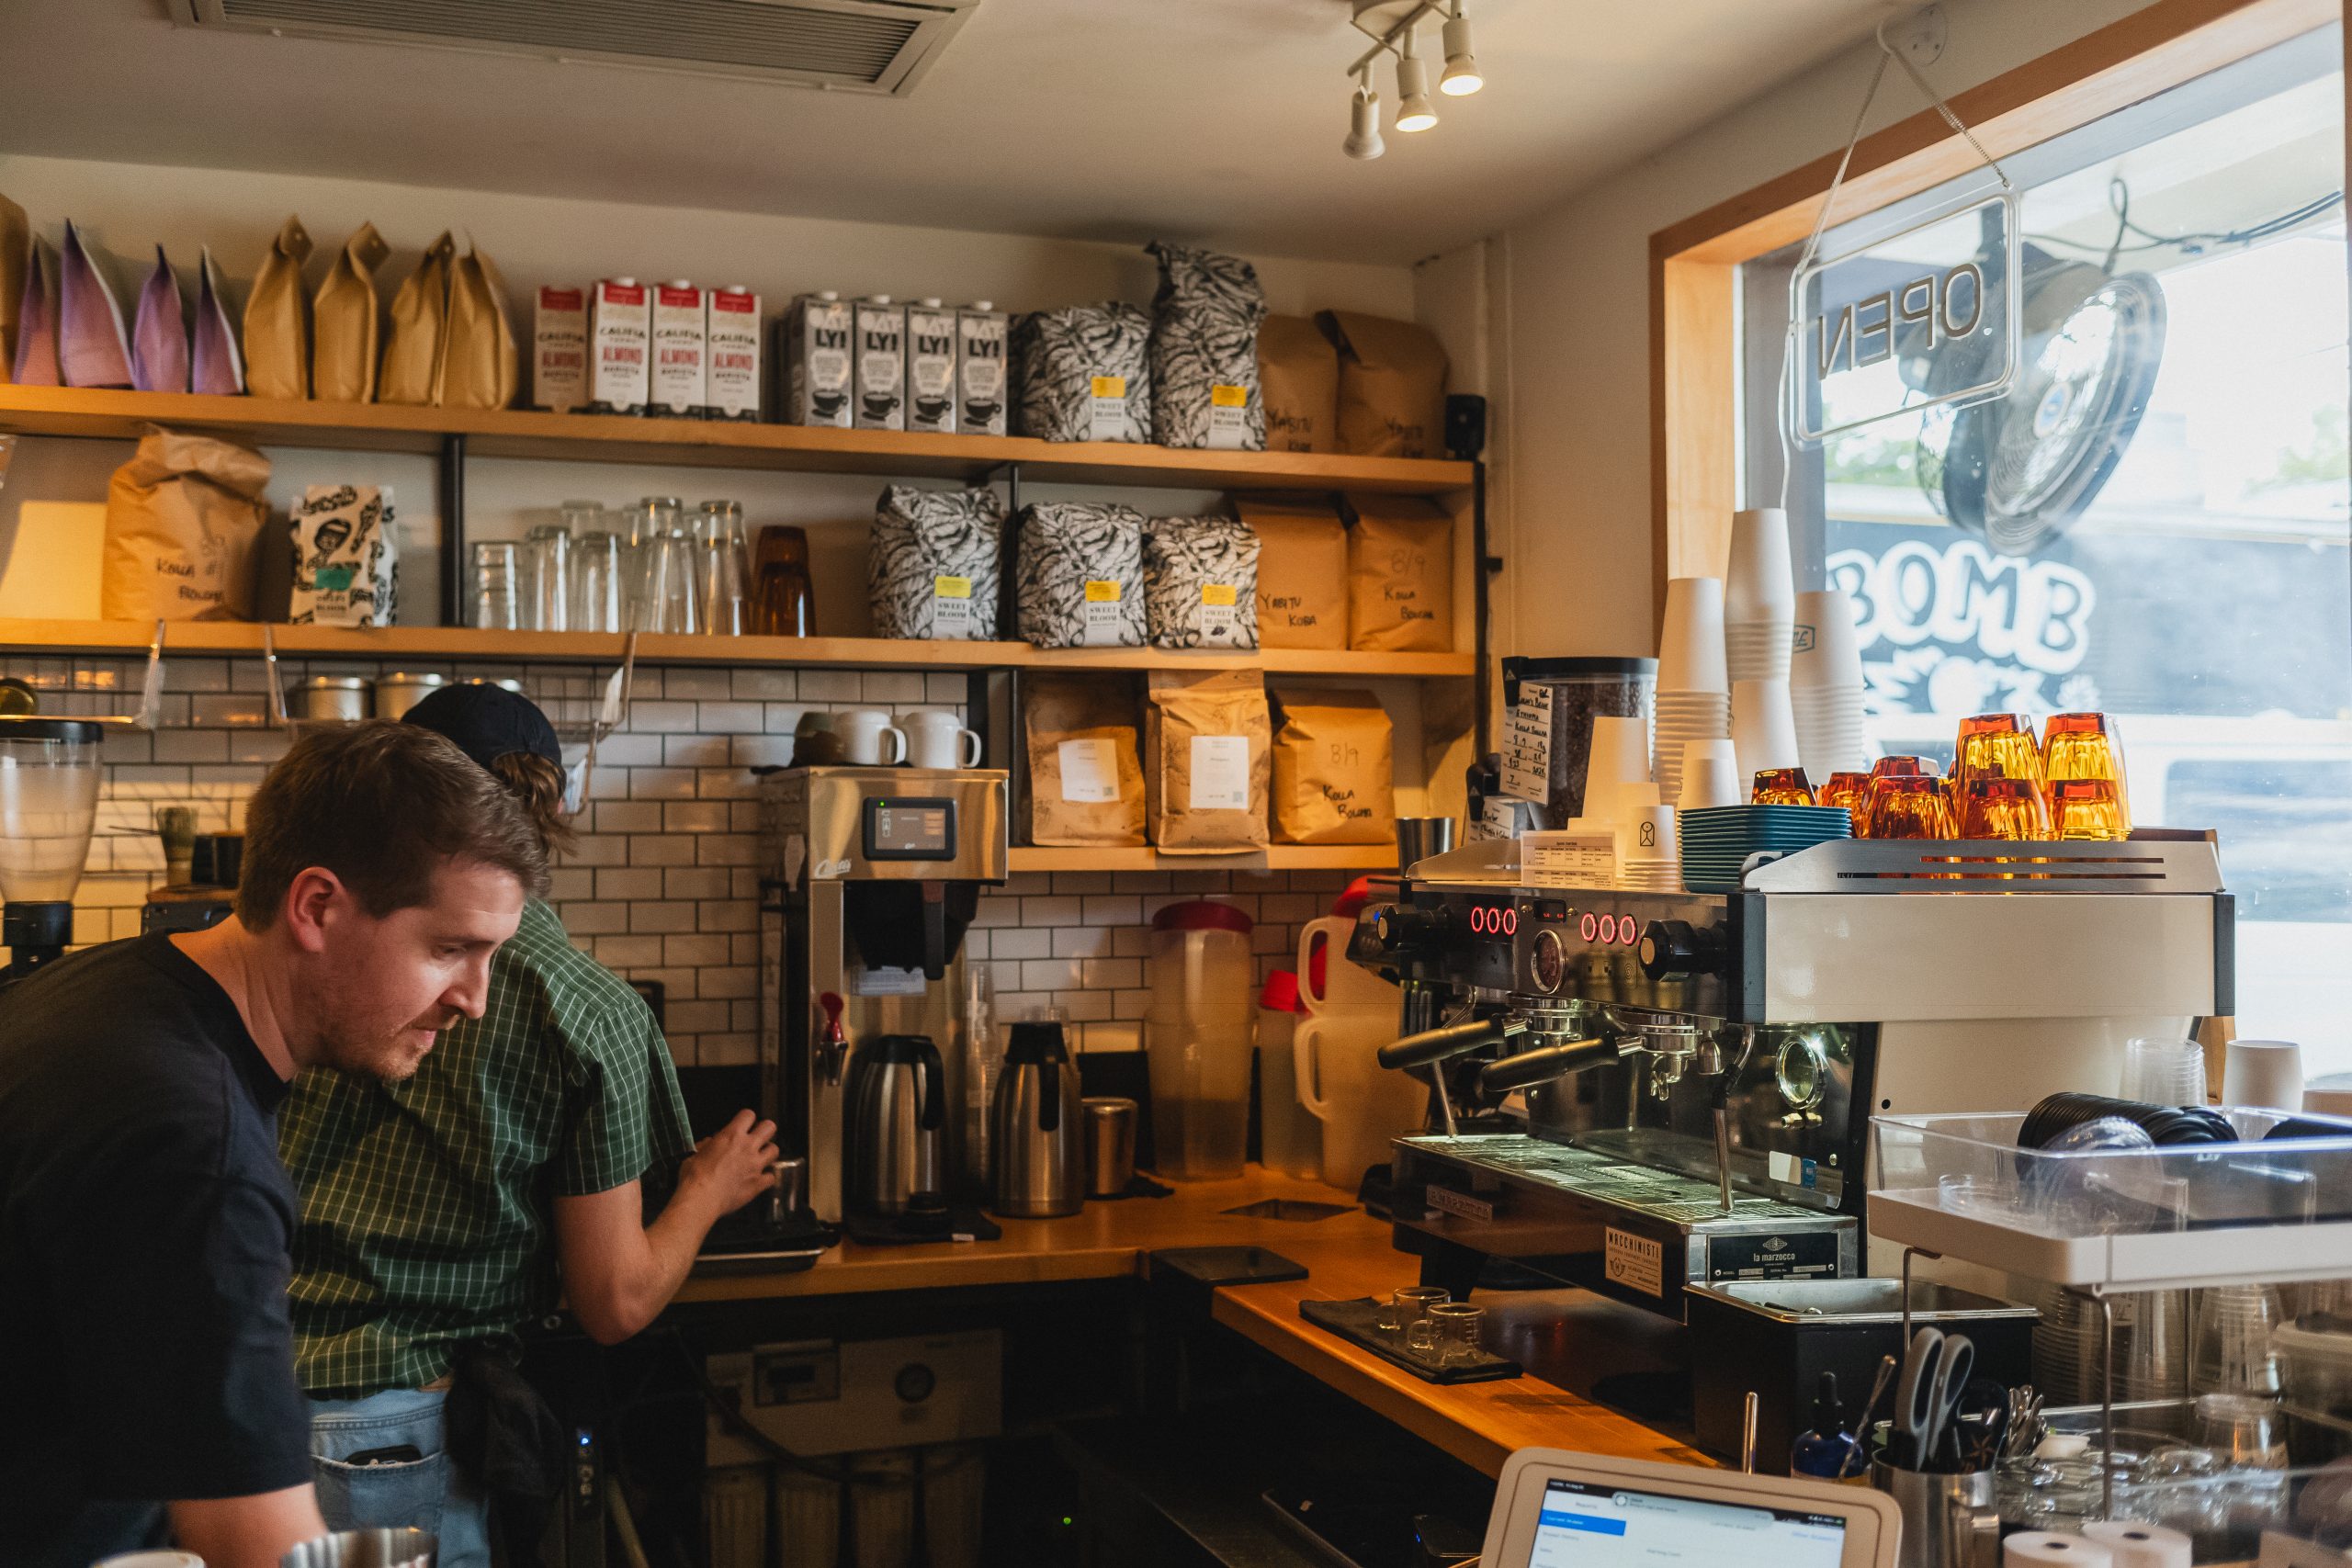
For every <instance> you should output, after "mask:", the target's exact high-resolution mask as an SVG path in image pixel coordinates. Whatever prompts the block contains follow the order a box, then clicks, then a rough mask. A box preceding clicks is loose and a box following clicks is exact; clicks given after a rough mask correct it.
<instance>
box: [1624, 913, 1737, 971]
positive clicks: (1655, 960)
mask: <svg viewBox="0 0 2352 1568" xmlns="http://www.w3.org/2000/svg"><path fill="white" fill-rule="evenodd" d="M1640 957H1641V961H1642V972H1643V973H1644V974H1645V975H1647V976H1649V977H1650V978H1651V979H1653V980H1663V979H1665V978H1666V977H1667V976H1669V975H1705V974H1709V973H1711V972H1712V971H1713V969H1714V968H1715V967H1716V964H1717V962H1718V950H1717V944H1716V942H1715V941H1714V933H1713V932H1712V931H1700V930H1699V929H1698V928H1697V927H1695V926H1693V925H1692V924H1691V922H1690V921H1688V920H1652V921H1651V922H1650V923H1649V925H1648V926H1647V927H1646V928H1645V929H1644V930H1643V931H1642V945H1641V949H1640Z"/></svg>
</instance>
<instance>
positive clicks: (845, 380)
mask: <svg viewBox="0 0 2352 1568" xmlns="http://www.w3.org/2000/svg"><path fill="white" fill-rule="evenodd" d="M775 332H776V338H777V343H778V347H777V350H776V355H775V359H776V363H777V365H778V366H780V367H782V374H783V377H784V379H783V382H782V383H781V384H780V385H779V386H778V388H777V396H776V400H775V401H776V411H777V412H776V417H777V418H778V419H780V420H782V421H783V422H784V423H786V424H815V425H823V426H827V427H829V428H831V429H834V430H847V429H849V428H850V426H851V423H853V413H854V411H853V410H852V409H851V407H850V400H851V396H852V393H853V391H854V382H855V379H856V371H855V368H854V366H855V358H856V355H855V354H854V344H853V343H852V341H851V340H852V339H853V338H854V337H855V336H856V333H857V327H856V323H855V321H854V319H853V314H852V311H851V310H850V306H849V301H848V300H846V299H842V297H841V296H840V295H838V294H836V293H834V292H833V291H832V290H831V289H830V288H828V289H825V290H824V291H823V292H821V293H817V294H803V295H800V296H799V297H797V299H794V300H793V301H792V304H791V305H790V307H788V308H787V309H786V310H785V313H784V314H783V316H781V317H780V318H778V319H777V321H776V323H775Z"/></svg>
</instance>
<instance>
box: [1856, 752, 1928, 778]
mask: <svg viewBox="0 0 2352 1568" xmlns="http://www.w3.org/2000/svg"><path fill="white" fill-rule="evenodd" d="M1935 776H1936V765H1935V763H1933V762H1931V761H1928V759H1927V758H1925V757H1908V756H1895V757H1881V758H1880V759H1879V760H1878V761H1875V762H1872V763H1871V777H1872V778H1874V779H1916V778H1929V779H1931V778H1934V777H1935Z"/></svg>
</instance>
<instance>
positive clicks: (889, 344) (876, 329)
mask: <svg viewBox="0 0 2352 1568" xmlns="http://www.w3.org/2000/svg"><path fill="white" fill-rule="evenodd" d="M856 315H857V428H858V429H860V430H904V429H906V427H907V308H906V307H905V306H904V305H894V304H892V303H891V302H890V297H889V296H888V294H874V295H869V296H868V297H866V298H865V299H860V300H859V301H858V302H857V310H856Z"/></svg>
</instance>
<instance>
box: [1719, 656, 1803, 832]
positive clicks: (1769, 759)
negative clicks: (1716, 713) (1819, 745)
mask: <svg viewBox="0 0 2352 1568" xmlns="http://www.w3.org/2000/svg"><path fill="white" fill-rule="evenodd" d="M1731 743H1732V747H1733V749H1734V750H1736V751H1737V752H1738V754H1739V798H1740V800H1741V801H1742V802H1743V803H1745V802H1746V801H1747V797H1748V795H1751V794H1752V793H1754V789H1753V786H1754V784H1755V783H1756V775H1757V774H1758V773H1762V772H1764V770H1765V769H1767V768H1794V767H1801V766H1803V763H1802V762H1800V761H1798V752H1797V723H1796V715H1795V713H1794V712H1793V711H1792V709H1791V708H1790V706H1789V683H1788V682H1786V681H1734V682H1732V683H1731Z"/></svg>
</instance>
